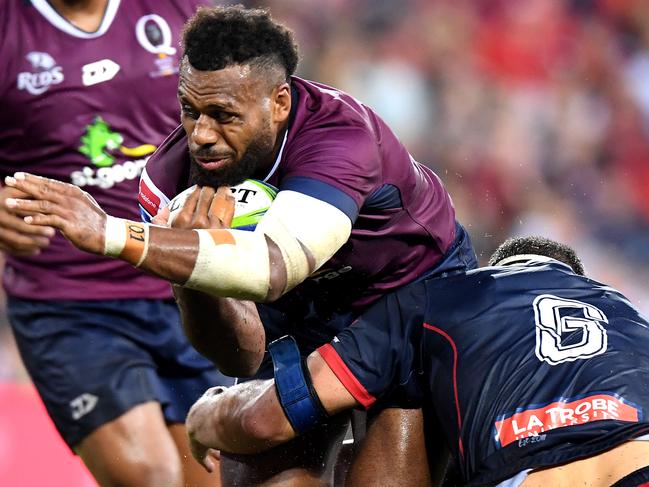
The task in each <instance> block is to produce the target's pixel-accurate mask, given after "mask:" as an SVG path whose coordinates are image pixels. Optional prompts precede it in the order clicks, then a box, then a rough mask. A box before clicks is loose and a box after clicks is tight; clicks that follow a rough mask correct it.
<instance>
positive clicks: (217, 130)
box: [178, 61, 290, 187]
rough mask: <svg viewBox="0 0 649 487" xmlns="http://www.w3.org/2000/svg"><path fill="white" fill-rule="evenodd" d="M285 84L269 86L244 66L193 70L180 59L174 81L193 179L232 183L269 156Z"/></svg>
mask: <svg viewBox="0 0 649 487" xmlns="http://www.w3.org/2000/svg"><path fill="white" fill-rule="evenodd" d="M289 90H290V88H289V85H288V84H286V83H284V84H282V85H280V86H275V87H270V86H269V84H268V83H267V82H265V80H263V79H260V77H259V76H254V74H253V70H252V69H251V68H250V67H249V66H240V65H235V66H230V67H227V68H224V69H221V70H218V71H198V70H196V69H194V68H193V67H192V66H191V65H190V64H189V63H188V62H186V61H185V62H183V64H182V67H181V72H180V84H179V86H178V98H179V101H180V106H181V111H182V124H183V127H184V129H185V132H186V134H187V139H188V143H189V152H190V154H191V156H192V168H191V171H190V178H191V180H192V181H191V182H192V183H193V184H198V185H200V186H212V187H219V186H223V185H229V186H233V185H235V184H239V183H241V182H242V181H243V180H244V179H246V178H249V177H251V176H253V175H256V174H257V173H258V172H262V171H263V170H264V169H265V168H267V167H270V166H271V165H272V163H273V162H274V160H273V159H274V156H275V153H276V152H277V146H278V139H279V137H278V134H279V133H280V131H281V130H282V128H283V127H284V126H285V124H286V122H287V120H288V115H289V112H290V91H289Z"/></svg>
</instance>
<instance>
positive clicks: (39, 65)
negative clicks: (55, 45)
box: [17, 51, 64, 95]
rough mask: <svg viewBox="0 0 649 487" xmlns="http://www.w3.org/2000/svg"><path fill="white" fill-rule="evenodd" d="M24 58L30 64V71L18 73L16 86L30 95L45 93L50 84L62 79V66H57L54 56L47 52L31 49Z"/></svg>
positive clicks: (57, 82)
mask: <svg viewBox="0 0 649 487" xmlns="http://www.w3.org/2000/svg"><path fill="white" fill-rule="evenodd" d="M25 58H27V61H29V63H30V64H31V65H32V72H29V71H24V72H22V73H18V80H17V86H18V89H19V90H27V91H28V92H29V93H31V94H32V95H40V94H41V93H45V92H46V91H47V90H48V88H49V87H50V86H51V85H56V84H59V83H61V82H62V81H63V79H64V76H63V68H62V67H61V66H57V65H56V61H54V58H52V56H50V55H49V54H48V53H46V52H37V51H33V52H30V53H29V54H27V56H25ZM33 71H36V72H33Z"/></svg>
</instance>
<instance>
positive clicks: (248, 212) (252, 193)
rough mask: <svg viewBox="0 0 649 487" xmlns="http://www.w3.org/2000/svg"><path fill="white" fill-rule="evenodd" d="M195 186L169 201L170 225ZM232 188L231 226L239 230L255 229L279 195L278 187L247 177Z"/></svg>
mask: <svg viewBox="0 0 649 487" xmlns="http://www.w3.org/2000/svg"><path fill="white" fill-rule="evenodd" d="M195 188H196V186H192V187H191V188H187V189H186V190H185V191H183V192H182V193H180V194H178V195H176V196H175V197H174V199H172V200H171V201H170V202H169V205H168V206H169V219H168V220H167V225H168V226H171V223H172V222H173V221H174V219H175V218H176V216H177V215H178V214H179V213H180V209H181V208H182V207H183V206H184V204H185V201H187V198H189V195H191V194H192V193H193V192H194V189H195ZM230 190H231V191H232V195H233V196H234V199H235V203H234V218H233V219H232V225H231V228H236V229H237V230H248V231H252V230H254V229H255V228H256V227H257V223H258V222H259V220H261V217H263V216H264V214H265V213H266V211H267V210H268V208H270V205H271V203H272V202H273V200H274V199H275V196H277V188H275V187H274V186H271V185H270V184H267V183H264V182H262V181H258V180H256V179H246V180H245V181H244V182H243V183H241V184H237V185H236V186H232V187H231V188H230Z"/></svg>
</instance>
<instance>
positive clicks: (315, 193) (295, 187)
mask: <svg viewBox="0 0 649 487" xmlns="http://www.w3.org/2000/svg"><path fill="white" fill-rule="evenodd" d="M280 189H281V190H290V191H295V192H296V193H302V194H305V195H307V196H311V197H313V198H316V199H318V200H320V201H324V202H325V203H329V204H330V205H332V206H335V207H336V208H338V209H339V210H340V211H342V212H343V213H344V214H345V215H347V217H348V218H349V219H350V220H351V222H352V224H353V223H354V222H355V221H356V218H357V217H358V211H359V209H358V205H357V204H356V201H354V199H353V198H352V197H351V196H349V195H348V194H347V193H345V192H344V191H342V190H340V189H338V188H336V187H335V186H332V185H331V184H327V183H325V182H322V181H318V180H317V179H312V178H307V177H302V176H295V177H292V178H288V179H286V181H284V182H282V185H281V188H280Z"/></svg>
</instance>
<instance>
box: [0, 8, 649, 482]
mask: <svg viewBox="0 0 649 487" xmlns="http://www.w3.org/2000/svg"><path fill="white" fill-rule="evenodd" d="M243 3H244V4H246V5H247V6H268V7H270V8H271V12H272V14H273V15H274V17H275V18H278V19H281V20H283V21H285V22H286V23H287V24H288V25H289V26H290V27H291V28H293V29H294V30H295V32H296V35H297V39H298V41H299V44H300V49H301V59H300V66H299V69H298V74H299V75H300V76H303V77H306V78H309V79H314V80H318V81H321V82H324V83H328V84H332V85H334V86H336V87H339V88H341V89H343V90H346V91H348V92H350V93H351V94H353V95H355V96H357V97H358V98H359V99H361V100H362V101H363V102H365V103H366V104H368V105H370V106H372V107H373V108H375V109H376V110H377V111H378V112H379V113H380V114H381V115H382V116H383V117H384V118H385V120H386V121H387V122H388V124H389V125H391V126H392V127H393V128H394V129H395V131H396V132H397V133H398V134H399V136H400V137H401V138H402V140H403V141H404V142H405V144H406V146H407V147H408V148H409V149H410V151H411V153H412V154H413V155H414V156H415V158H416V159H417V160H419V161H420V162H423V163H425V164H428V165H430V166H431V167H432V168H433V169H434V170H435V171H436V172H437V173H438V174H439V175H440V176H441V177H442V179H443V180H444V182H445V184H446V186H447V187H448V189H449V191H450V192H451V195H452V196H453V200H454V203H455V206H456V209H457V213H458V217H459V219H460V220H461V221H462V222H463V223H464V224H465V225H466V227H467V228H468V230H469V232H470V234H471V236H472V238H473V241H474V244H475V246H476V250H477V251H478V254H479V256H480V258H481V263H485V261H486V259H487V258H488V257H489V255H490V253H491V251H493V250H494V248H495V247H496V246H497V244H498V243H499V242H501V241H502V240H503V239H504V238H506V237H509V236H514V235H523V234H539V235H544V236H547V237H551V238H555V239H558V240H560V241H563V242H566V243H568V244H570V245H572V246H573V247H575V249H576V250H577V251H578V252H579V253H580V255H581V256H582V258H583V260H584V264H585V266H586V271H587V273H588V274H589V276H590V277H592V278H594V279H597V280H601V281H606V282H607V283H610V284H612V285H613V286H615V287H617V288H618V289H620V290H621V291H622V292H623V293H625V294H626V295H627V296H628V297H629V298H630V299H631V300H632V301H633V302H634V303H635V304H636V305H637V306H638V307H639V308H640V309H641V310H642V311H643V312H644V313H645V314H649V291H647V289H648V288H649V251H648V250H647V249H649V0H572V1H568V0H563V1H562V0H516V1H515V2H513V1H510V0H275V1H263V2H262V1H259V2H257V1H248V2H243ZM134 198H135V195H134ZM134 204H135V200H134ZM0 485H3V486H14V485H15V486H21V487H23V486H24V487H32V486H40V485H48V486H51V487H52V486H58V485H61V486H66V487H81V486H91V485H94V484H93V482H92V481H91V480H89V478H88V476H87V475H86V474H85V473H84V472H83V470H82V467H81V466H80V462H78V460H77V459H74V458H71V456H70V454H69V453H68V452H67V451H66V449H65V447H64V446H63V444H62V443H60V442H59V440H58V439H57V437H56V435H55V434H54V432H53V431H52V427H51V425H50V424H49V419H47V418H46V417H45V415H44V412H43V410H42V406H41V405H40V403H39V402H38V401H37V400H36V399H35V397H34V395H33V391H32V390H31V388H30V386H29V380H28V377H27V376H26V374H25V372H24V369H23V368H22V366H21V363H20V359H19V357H18V354H17V352H16V350H15V346H14V344H13V341H12V338H11V333H10V330H9V326H8V323H7V320H6V316H5V309H4V297H3V296H0Z"/></svg>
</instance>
